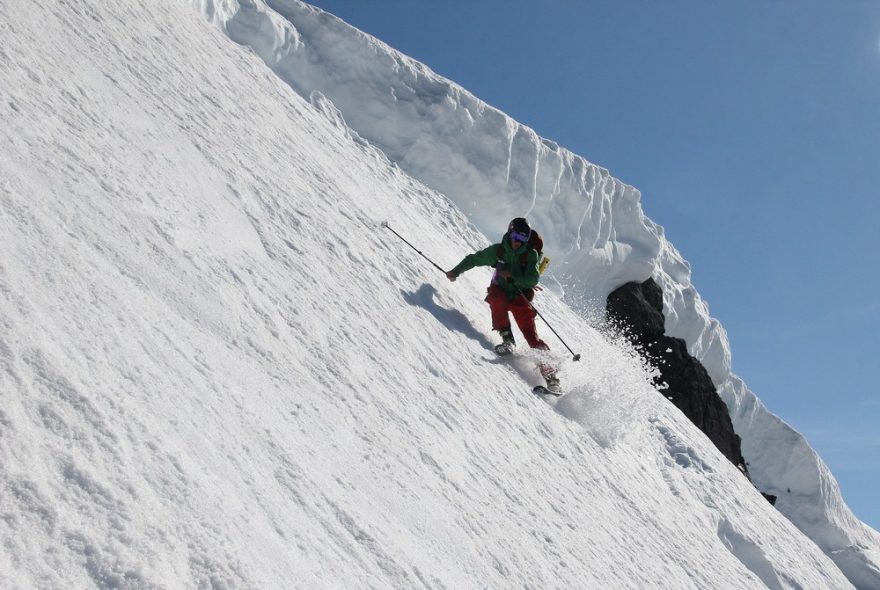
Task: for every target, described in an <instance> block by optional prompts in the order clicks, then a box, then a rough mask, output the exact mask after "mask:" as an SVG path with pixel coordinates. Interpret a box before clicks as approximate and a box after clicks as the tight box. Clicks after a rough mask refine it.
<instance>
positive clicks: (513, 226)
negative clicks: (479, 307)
mask: <svg viewBox="0 0 880 590" xmlns="http://www.w3.org/2000/svg"><path fill="white" fill-rule="evenodd" d="M536 242H538V243H539V244H538V245H539V247H538V249H540V247H542V244H541V240H540V237H539V236H538V235H537V232H534V231H532V228H531V227H530V226H529V223H528V221H526V219H525V218H524V217H517V218H515V219H514V220H513V221H511V222H510V225H509V226H508V228H507V233H506V234H504V237H503V238H502V239H501V243H500V244H492V245H491V246H489V247H488V248H485V249H483V250H480V251H478V252H474V253H473V254H469V255H467V256H465V257H464V259H462V261H461V262H459V263H458V264H457V265H456V266H455V268H453V269H452V270H450V271H448V272H447V273H446V277H447V278H448V279H449V280H450V281H454V280H455V279H457V278H458V276H459V275H460V274H461V273H463V272H465V271H468V270H470V269H472V268H474V267H475V266H494V267H495V274H494V275H493V276H492V282H491V283H490V284H489V289H488V292H487V295H486V302H487V303H488V304H489V309H490V310H491V312H492V329H493V330H497V331H498V334H499V335H500V336H501V340H502V341H501V344H498V345H497V346H495V352H497V353H498V354H499V355H502V356H504V355H508V354H511V353H512V352H513V349H514V347H515V346H516V341H515V340H514V337H513V332H512V331H511V326H510V317H509V316H508V312H510V313H511V314H513V319H514V320H516V325H517V326H518V327H519V331H520V332H522V335H523V336H524V337H525V339H526V342H528V343H529V346H530V347H532V348H536V349H538V350H550V347H549V346H547V343H546V342H544V341H543V340H541V339H540V338H539V337H538V330H537V327H536V326H535V317H536V315H537V313H536V312H535V310H534V308H533V307H532V305H531V301H532V299H533V298H534V297H535V286H536V285H537V284H538V280H539V279H540V273H539V272H538V263H539V259H540V255H539V253H538V249H536V248H535V245H536ZM538 368H539V370H540V371H541V376H542V377H544V379H545V380H546V381H547V388H548V389H550V390H551V391H552V392H558V391H560V385H559V378H558V377H557V375H556V369H555V368H554V367H552V366H551V365H548V364H546V363H541V364H540V365H539V366H538Z"/></svg>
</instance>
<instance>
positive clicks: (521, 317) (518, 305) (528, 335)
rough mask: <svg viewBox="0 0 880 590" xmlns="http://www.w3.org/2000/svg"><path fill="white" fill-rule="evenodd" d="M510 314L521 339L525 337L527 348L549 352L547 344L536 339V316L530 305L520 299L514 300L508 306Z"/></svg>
mask: <svg viewBox="0 0 880 590" xmlns="http://www.w3.org/2000/svg"><path fill="white" fill-rule="evenodd" d="M510 312H511V313H512V314H513V319H514V320H516V325H517V326H518V327H519V331H520V332H522V335H523V337H525V339H526V342H528V343H529V346H531V347H532V348H537V349H539V350H550V347H549V346H547V343H546V342H544V341H543V340H541V339H540V338H538V328H537V326H535V318H536V317H537V315H538V314H537V313H535V310H534V309H532V306H531V305H529V304H528V303H527V302H526V301H525V300H524V299H523V298H522V297H520V298H518V299H515V300H514V301H513V303H512V304H511V305H510Z"/></svg>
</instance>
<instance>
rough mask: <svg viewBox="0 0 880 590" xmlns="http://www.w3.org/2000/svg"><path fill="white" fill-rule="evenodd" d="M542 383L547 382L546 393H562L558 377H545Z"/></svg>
mask: <svg viewBox="0 0 880 590" xmlns="http://www.w3.org/2000/svg"><path fill="white" fill-rule="evenodd" d="M544 381H546V382H547V391H549V392H550V393H552V394H555V395H559V394H561V393H562V385H560V384H559V377H557V376H556V373H553V374H551V375H547V376H546V377H544Z"/></svg>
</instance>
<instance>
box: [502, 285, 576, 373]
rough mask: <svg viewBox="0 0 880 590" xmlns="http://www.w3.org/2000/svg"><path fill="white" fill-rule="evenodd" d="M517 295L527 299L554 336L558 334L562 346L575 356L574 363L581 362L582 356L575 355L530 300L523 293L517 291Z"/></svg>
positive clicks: (572, 358) (573, 357)
mask: <svg viewBox="0 0 880 590" xmlns="http://www.w3.org/2000/svg"><path fill="white" fill-rule="evenodd" d="M517 293H519V295H520V297H522V298H523V299H525V301H526V303H527V304H528V306H529V307H531V308H532V311H534V312H535V313H536V314H538V317H539V318H541V319H542V320H544V323H545V324H547V327H548V328H550V331H551V332H553V333H554V334H556V337H557V338H559V341H560V342H562V345H563V346H565V348H567V349H568V352H570V353H571V354H572V355H573V356H572V357H571V360H573V361H579V360H581V355H580V354H575V352H574V351H573V350H572V349H571V347H570V346H569V345H568V344H566V343H565V340H563V339H562V336H560V335H559V332H557V331H556V330H554V329H553V326H551V325H550V322H548V321H547V319H546V318H545V317H544V316H542V315H541V312H540V311H538V310H537V309H536V308H535V306H534V305H532V302H531V301H529V298H528V297H526V296H525V294H523V292H522V291H517Z"/></svg>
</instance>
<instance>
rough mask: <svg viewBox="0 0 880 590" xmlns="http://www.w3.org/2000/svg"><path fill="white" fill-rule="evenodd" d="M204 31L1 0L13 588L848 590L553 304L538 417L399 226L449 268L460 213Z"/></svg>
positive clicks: (1, 374) (640, 372) (471, 242)
mask: <svg viewBox="0 0 880 590" xmlns="http://www.w3.org/2000/svg"><path fill="white" fill-rule="evenodd" d="M241 6H246V7H247V11H244V12H240V11H239V9H240V8H241ZM197 8H199V10H193V8H192V6H190V5H188V4H186V3H182V2H173V1H171V0H156V1H154V2H134V1H131V0H118V1H116V2H100V1H98V0H77V1H75V2H74V1H72V0H33V1H32V2H27V3H25V2H11V3H3V4H0V231H2V235H3V240H2V241H0V543H2V548H3V550H2V551H0V587H2V588H90V587H96V588H180V587H193V588H202V587H205V588H309V589H311V588H340V587H345V588H388V587H396V588H418V587H428V588H470V587H490V588H504V587H569V588H574V587H578V588H607V587H618V588H619V587H629V588H644V587H657V586H665V587H674V588H720V587H724V588H761V587H769V588H849V587H851V584H850V582H849V581H848V580H847V579H846V577H844V575H843V574H842V573H841V571H840V570H839V569H838V568H837V567H836V566H835V562H834V561H832V559H831V558H829V557H828V556H827V555H826V554H825V553H824V552H823V551H822V550H821V549H820V548H819V547H818V546H817V545H816V544H814V543H813V542H812V541H811V540H810V539H809V538H807V536H805V535H804V534H803V533H801V531H800V530H799V529H798V528H796V527H795V526H794V525H793V524H792V523H791V522H790V521H789V520H788V519H787V518H785V517H784V516H783V515H782V514H780V513H779V512H778V511H777V510H775V509H774V508H772V507H771V506H770V505H769V504H768V503H767V502H765V501H764V500H763V498H762V497H761V496H760V494H759V493H758V492H757V491H756V490H755V489H754V487H753V486H752V485H751V484H750V483H749V482H748V481H747V480H746V478H744V477H743V476H742V475H741V474H740V473H739V472H738V471H737V470H736V469H735V468H734V466H733V465H731V464H730V463H729V462H728V461H727V460H726V459H725V458H724V457H723V456H722V455H721V454H720V453H719V452H718V451H717V450H716V449H715V448H714V447H713V446H712V445H711V443H710V442H709V441H708V440H707V439H706V438H705V437H704V436H703V435H702V434H701V433H700V432H699V431H697V430H696V429H695V427H694V426H693V425H692V424H691V423H690V422H689V421H688V420H687V419H686V418H684V417H683V416H682V415H681V414H680V413H679V412H678V411H677V410H676V409H675V408H674V407H673V406H672V405H671V404H669V403H667V402H666V400H664V399H663V397H662V396H660V395H658V394H657V392H656V391H655V390H654V389H652V387H651V386H650V385H649V383H650V375H649V372H648V370H647V369H646V368H645V367H643V366H642V365H641V364H640V363H639V362H638V360H637V356H636V355H634V354H633V353H632V352H631V351H629V350H628V349H627V348H626V347H625V346H623V345H621V344H619V343H615V342H613V341H609V340H608V339H607V338H606V337H605V336H603V335H601V334H600V333H599V332H597V331H596V330H595V329H594V328H593V327H591V326H590V324H589V323H588V322H587V321H585V320H584V318H583V313H579V312H577V311H573V310H572V309H571V307H569V306H568V305H567V304H566V303H565V302H564V301H563V300H562V299H560V298H559V297H558V296H557V295H556V294H554V293H553V292H548V291H545V292H544V293H543V294H542V295H541V297H540V305H541V309H542V312H543V313H544V315H545V316H546V317H547V318H548V320H550V321H551V323H553V324H554V326H558V327H560V328H562V329H563V330H564V332H565V335H566V336H567V337H568V339H569V340H570V343H571V344H572V346H573V347H574V348H575V349H576V350H578V351H580V352H581V353H582V354H583V357H584V358H583V360H582V361H581V362H580V363H577V364H575V363H571V362H568V361H567V356H566V355H564V354H561V353H559V354H556V355H555V356H554V358H553V359H552V360H554V361H555V362H558V363H559V364H560V365H561V367H562V377H563V380H564V383H565V384H566V387H567V389H568V390H569V393H568V394H567V395H566V396H565V397H563V398H560V399H558V400H549V401H548V400H542V399H539V398H537V397H535V396H533V395H532V394H531V393H530V391H529V388H530V385H532V384H534V383H536V382H537V373H536V371H535V369H534V363H535V362H536V361H537V360H539V359H537V358H535V357H534V356H532V355H531V354H529V353H523V354H521V355H520V356H518V357H516V358H514V359H513V360H510V361H508V360H502V359H498V358H497V357H495V356H494V354H493V353H492V352H491V342H492V337H493V335H492V333H491V332H490V330H489V322H488V312H487V309H486V306H485V304H484V303H483V301H482V293H483V291H484V289H485V283H486V281H487V276H486V275H485V274H481V273H480V271H479V270H474V271H472V272H470V273H468V274H467V275H464V276H463V277H461V278H460V279H459V281H457V282H456V283H448V282H447V281H446V280H445V278H444V277H443V276H442V274H440V273H439V272H438V271H437V270H436V269H434V268H433V267H432V266H430V265H429V264H427V263H426V262H425V261H424V260H422V259H421V258H420V257H419V256H418V255H416V254H415V253H414V252H413V251H412V250H410V249H408V248H407V247H406V246H405V245H403V244H402V243H400V242H399V241H397V240H396V238H394V236H392V235H390V233H389V232H388V231H387V230H385V229H383V228H382V227H381V225H380V222H381V221H383V220H388V221H389V222H390V223H391V225H392V227H394V228H395V229H397V230H398V231H401V232H403V233H404V234H405V235H406V236H408V237H409V238H410V239H411V240H412V241H413V242H414V243H415V244H417V245H418V247H419V248H420V249H422V250H423V251H424V252H426V253H429V254H430V256H431V257H432V258H433V259H435V260H436V261H437V262H438V263H439V264H441V265H442V266H444V267H449V266H451V265H452V264H454V263H455V262H457V261H458V259H459V258H460V257H461V256H462V255H463V254H464V253H466V252H468V251H470V250H473V249H476V248H478V247H481V246H484V245H486V244H487V243H488V242H487V239H486V237H484V235H483V234H481V233H480V232H479V231H478V225H477V224H476V222H473V221H471V219H470V218H469V217H468V216H467V214H468V213H473V211H467V210H465V209H463V208H461V207H460V206H457V205H456V203H455V202H454V200H453V201H451V200H450V199H449V198H447V195H444V194H442V193H440V192H438V191H437V190H434V189H432V188H429V187H428V186H426V185H425V184H424V183H422V182H420V181H418V180H415V179H414V178H413V177H412V176H411V175H410V174H408V173H407V172H406V171H404V170H403V167H402V166H401V165H399V164H395V163H393V162H392V161H390V160H389V158H388V157H387V156H386V155H385V153H383V152H381V151H379V150H378V149H376V147H374V145H373V144H372V143H370V142H367V141H365V140H364V139H363V138H362V136H361V135H360V134H359V133H358V132H355V131H352V129H351V128H350V127H349V126H348V125H346V123H345V121H346V118H347V115H343V114H340V112H339V111H338V110H337V108H336V107H335V106H334V105H333V104H332V103H331V102H330V101H329V100H327V99H325V98H323V97H321V96H319V95H317V94H311V93H310V95H309V96H310V97H311V100H304V99H303V98H302V97H301V96H300V95H299V94H297V93H296V92H294V91H293V90H292V89H291V87H290V85H289V84H288V83H286V82H285V81H284V80H282V79H281V78H280V77H279V76H278V75H277V74H276V73H275V72H274V71H273V70H272V69H270V68H267V67H266V65H265V64H264V62H263V61H262V60H261V59H259V57H258V56H257V55H255V54H254V53H253V52H252V51H250V50H249V49H248V48H246V47H242V46H240V45H237V44H235V43H231V42H230V40H229V38H228V37H227V36H225V35H223V34H222V33H221V32H220V31H219V30H218V29H217V28H215V27H212V26H210V24H209V22H207V21H206V20H205V18H204V17H205V16H207V17H208V18H209V19H218V18H221V17H224V15H226V16H230V17H231V16H236V20H235V21H229V22H235V23H238V24H239V25H242V24H243V23H244V24H247V22H248V18H246V17H247V15H249V14H251V15H252V14H253V13H252V12H249V11H254V10H256V11H258V12H259V11H260V10H263V11H264V13H265V14H266V15H268V16H267V18H269V21H268V22H270V23H272V24H273V26H276V25H277V26H278V27H280V29H279V30H283V31H287V32H288V33H290V34H291V35H292V36H291V37H290V38H289V39H288V41H289V45H288V46H287V49H286V50H289V49H291V48H293V47H295V46H298V45H299V46H301V47H302V46H303V45H302V43H303V41H302V40H301V39H298V38H297V37H296V36H295V35H293V33H294V32H295V31H296V29H295V28H294V25H293V24H292V23H291V21H289V20H287V18H286V17H282V16H280V14H279V13H276V12H274V11H271V10H270V9H268V7H265V6H264V5H262V4H261V3H247V4H244V3H242V5H239V4H237V3H235V2H233V1H228V2H223V3H222V4H217V5H214V4H213V3H208V2H203V3H199V4H198V5H197ZM287 8H289V9H290V10H294V9H296V10H302V11H304V14H306V15H309V18H318V19H320V18H324V19H326V18H327V17H325V16H321V15H320V14H319V13H316V12H314V11H312V9H310V8H308V7H305V6H303V5H299V4H290V5H287ZM221 9H222V10H221ZM222 11H225V12H222ZM221 12H222V14H221ZM287 16H288V17H289V16H290V15H287ZM224 18H225V17H224ZM328 22H332V23H336V24H335V26H338V27H341V26H342V25H341V24H339V23H338V22H337V21H332V20H330V21H328ZM250 24H251V29H250V30H252V31H256V32H259V31H263V32H264V33H266V32H267V31H268V29H266V28H265V27H264V26H263V25H262V24H260V22H258V21H252V22H250ZM340 30H341V31H350V29H340ZM273 34H274V33H273ZM339 34H340V35H342V33H339ZM345 34H350V33H345ZM255 38H257V37H255ZM265 39H266V40H267V41H266V42H267V43H268V42H269V41H268V39H274V37H271V36H269V37H266V38H265ZM279 47H280V49H279V51H280V50H282V49H284V48H283V47H281V46H279ZM365 98H367V100H366V102H367V103H369V102H370V101H369V100H368V97H365ZM487 137H488V136H487ZM566 157H569V156H566ZM572 161H574V160H572ZM511 174H513V172H511ZM608 182H609V183H611V182H612V181H610V180H609V181H608ZM629 190H631V189H626V188H622V189H621V191H623V193H626V192H627V191H629ZM623 193H620V194H621V195H622V194H623ZM629 194H630V195H631V196H630V197H629V203H630V205H629V206H630V207H632V208H633V209H632V210H633V211H634V212H636V213H637V212H638V201H637V198H635V193H629ZM606 197H607V198H606ZM606 197H603V198H602V200H603V201H604V200H607V201H608V202H609V203H611V201H615V200H616V198H615V199H612V197H611V194H608V195H607V196H606ZM474 198H475V199H476V202H477V205H476V207H475V210H490V209H492V208H493V207H495V206H496V203H495V201H494V200H492V201H490V200H488V197H485V195H481V194H475V196H474ZM597 198H598V197H597ZM621 198H623V197H621ZM484 199H485V200H484ZM567 213H568V211H567V210H566V209H565V208H562V209H560V211H559V213H558V214H559V215H560V216H564V215H565V214H567ZM634 214H635V213H634ZM503 215H506V213H504V214H503ZM535 218H536V219H539V217H537V216H535ZM540 219H541V220H542V221H545V220H546V222H547V224H548V226H549V228H553V227H554V226H553V225H552V224H551V221H552V219H553V217H552V216H550V215H549V214H548V215H546V216H545V217H543V218H540ZM615 223H616V222H615ZM557 225H558V226H560V227H561V226H562V225H563V224H562V219H561V217H560V218H559V221H558V224H557ZM607 229H608V230H609V231H610V232H611V233H612V234H613V233H615V232H623V233H625V231H627V230H624V229H618V228H617V226H616V225H615V224H612V225H608V226H607ZM551 231H552V230H551ZM548 233H549V232H548ZM609 239H611V240H612V241H613V239H612V238H609ZM662 247H664V248H665V247H666V246H662ZM618 250H619V246H618V245H616V242H615V243H614V244H611V245H610V246H609V252H616V251H618ZM609 255H611V254H609ZM563 258H564V257H563ZM646 268H647V267H646ZM621 272H622V271H621ZM560 276H561V277H563V278H564V276H563V274H562V273H560ZM621 276H623V274H621ZM557 280H558V281H559V285H560V287H564V288H565V289H571V288H572V287H570V286H568V285H565V284H564V282H563V280H562V279H560V278H557ZM560 348H561V347H559V346H558V345H557V346H554V350H557V351H558V350H559V349H560ZM545 360H546V359H545ZM792 471H793V473H795V474H801V473H804V471H803V470H801V469H796V468H793V469H792ZM829 477H830V476H829ZM831 481H833V479H832V480H831ZM844 508H845V507H844ZM875 547H876V546H875ZM868 549H870V547H869V548H868ZM848 555H849V556H850V557H852V556H856V557H857V555H856V554H854V553H852V554H848ZM858 555H862V554H858ZM850 557H848V559H849V558H850ZM856 557H852V559H853V560H856V561H857V559H856ZM837 563H838V564H840V560H838V561H837ZM850 579H852V578H851V577H850Z"/></svg>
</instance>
